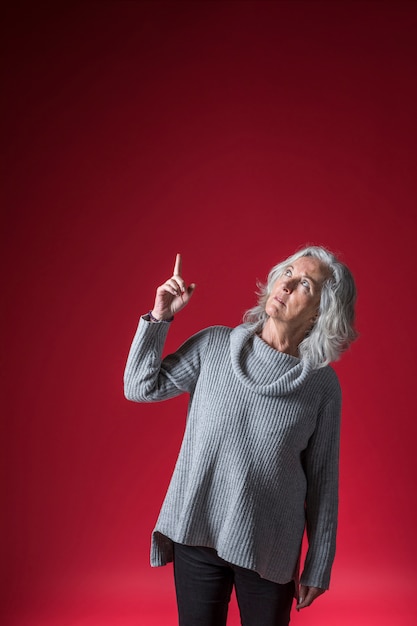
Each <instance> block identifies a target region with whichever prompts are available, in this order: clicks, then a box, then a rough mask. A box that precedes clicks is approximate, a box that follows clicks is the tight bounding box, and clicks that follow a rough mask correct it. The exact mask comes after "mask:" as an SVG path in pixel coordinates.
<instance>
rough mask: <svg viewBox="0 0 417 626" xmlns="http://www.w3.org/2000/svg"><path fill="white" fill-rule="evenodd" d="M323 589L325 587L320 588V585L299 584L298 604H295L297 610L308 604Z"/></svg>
mask: <svg viewBox="0 0 417 626" xmlns="http://www.w3.org/2000/svg"><path fill="white" fill-rule="evenodd" d="M325 591H326V590H325V589H320V587H305V586H304V585H300V592H299V598H298V604H297V606H296V609H297V611H299V610H300V609H305V608H306V607H307V606H310V604H312V603H313V602H314V600H315V599H316V598H318V597H319V596H321V594H322V593H324V592H325Z"/></svg>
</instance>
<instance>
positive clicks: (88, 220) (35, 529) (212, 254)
mask: <svg viewBox="0 0 417 626" xmlns="http://www.w3.org/2000/svg"><path fill="white" fill-rule="evenodd" d="M9 4H10V5H11V4H12V3H9ZM4 24H5V26H6V28H5V31H6V32H5V34H4V36H3V42H4V43H5V48H6V55H5V62H4V81H3V85H4V94H5V96H6V98H5V99H6V106H5V107H4V110H3V120H2V121H3V137H4V138H5V142H4V145H5V148H6V149H5V151H4V154H5V158H4V163H3V166H2V170H3V177H4V185H3V188H4V194H3V199H4V202H3V205H4V206H3V208H4V214H5V219H4V222H3V223H4V228H3V235H4V243H3V252H2V254H4V260H3V261H2V268H3V269H4V280H3V295H4V300H5V304H6V306H5V308H4V311H3V312H4V314H5V320H4V323H3V330H4V339H3V345H4V346H5V349H6V350H5V355H6V358H5V359H4V371H3V374H2V382H3V383H4V385H5V392H6V393H5V396H4V400H3V402H2V409H3V411H2V413H3V421H2V443H3V448H4V449H3V453H2V461H3V463H2V465H3V476H4V477H5V482H4V484H5V490H4V498H3V501H4V506H3V512H4V515H3V522H4V523H5V530H4V532H3V533H2V539H4V548H3V549H4V558H3V559H2V563H3V565H4V581H3V582H2V585H1V589H2V592H3V593H4V600H3V604H2V607H3V608H2V611H3V618H4V621H3V623H5V624H8V625H9V626H12V625H13V626H14V625H18V626H22V625H25V626H26V625H35V624H36V625H38V624H39V625H42V626H44V625H47V624H48V625H49V624H50V625H56V624H60V625H61V624H62V625H64V624H68V625H97V624H100V625H106V624H112V625H114V624H117V625H119V624H120V625H121V626H127V625H130V624H135V625H138V624H139V625H146V626H148V625H152V626H153V625H158V624H164V626H169V625H171V624H172V625H173V624H175V623H176V615H175V601H174V594H173V589H172V582H171V571H170V568H169V566H168V567H167V568H162V569H158V570H151V569H150V568H149V566H148V549H149V537H150V533H151V530H152V528H153V524H154V522H155V519H156V516H157V513H158V510H159V506H160V504H161V501H162V498H163V495H164V492H165V489H166V487H167V483H168V480H169V477H170V473H171V470H172V467H173V464H174V462H175V458H176V454H177V450H178V446H179V442H180V440H181V435H182V432H183V426H184V416H185V413H184V412H185V407H186V399H185V398H180V399H177V400H174V401H171V402H169V403H163V404H158V405H152V406H148V405H146V406H145V405H135V404H131V403H128V402H127V401H126V400H125V399H124V397H123V391H122V382H121V381H122V373H123V368H124V363H125V359H126V355H127V351H128V348H129V344H130V341H131V339H132V336H133V333H134V330H135V327H136V323H137V319H138V317H139V315H140V314H141V313H143V312H146V311H147V310H148V309H149V308H150V306H151V304H152V301H153V294H154V289H155V287H156V286H157V285H158V284H160V283H161V282H162V281H163V280H165V278H167V277H168V276H169V275H170V273H171V271H172V266H173V260H174V257H175V253H176V252H177V251H180V252H182V254H183V259H184V275H185V278H186V279H187V280H189V281H195V282H196V283H197V291H196V293H195V296H194V297H193V301H192V302H191V303H190V306H189V307H188V308H187V309H186V310H185V311H183V312H182V313H181V315H179V316H178V317H177V320H176V321H175V324H174V325H173V327H172V330H171V333H170V336H169V340H168V349H172V348H174V347H175V346H177V345H178V344H179V343H180V342H181V341H182V340H183V339H185V337H186V336H188V335H189V334H190V333H192V332H194V331H196V330H198V329H200V328H202V327H204V326H207V325H210V324H218V323H220V324H226V325H236V324H238V323H239V321H240V319H241V315H242V313H243V312H244V310H245V309H246V308H248V307H250V306H252V305H253V303H254V301H255V296H254V291H255V285H256V280H257V279H261V280H262V279H264V278H265V276H266V274H267V272H268V270H269V268H270V267H271V266H272V265H273V264H275V263H276V262H277V261H278V260H280V259H281V258H283V257H284V256H286V255H288V254H290V253H292V252H293V251H294V250H295V249H296V248H298V247H300V246H301V245H303V244H305V243H309V242H313V243H316V244H323V245H325V246H328V247H329V248H331V249H333V250H334V251H336V252H338V253H341V255H342V258H343V259H344V261H345V262H346V263H347V264H348V265H349V266H350V267H351V269H352V270H353V272H354V274H355V276H356V280H357V285H358V291H359V300H358V328H359V331H360V333H361V338H360V340H359V341H358V342H357V344H355V345H354V346H353V348H352V349H351V351H350V352H349V353H348V354H346V355H345V357H344V358H343V360H342V361H341V362H340V363H338V364H337V365H336V369H337V371H338V373H339V375H340V378H341V382H342V386H343V390H344V407H343V432H342V458H341V511H340V531H339V543H338V552H337V558H336V562H335V566H334V573H333V579H332V589H331V592H330V593H328V594H326V595H325V596H324V597H323V598H321V599H320V600H319V601H317V603H316V604H315V605H314V606H313V607H311V609H308V610H306V611H305V612H303V613H301V614H300V615H298V614H295V615H294V617H293V621H294V624H295V625H297V624H304V625H306V626H308V625H311V624H318V623H320V624H335V623H337V624H338V625H342V626H343V625H344V624H346V625H347V624H352V623H355V624H358V625H368V624H378V625H379V626H381V625H383V624H393V623H395V624H398V625H400V626H409V625H410V626H411V624H412V623H415V621H414V620H415V617H416V610H415V602H414V600H413V597H414V589H415V582H416V580H415V558H416V541H415V528H416V524H417V519H416V511H415V504H414V495H413V491H414V484H415V476H416V460H415V442H416V434H417V433H416V419H415V418H416V400H415V375H416V365H415V354H414V352H415V346H416V323H415V305H416V276H415V273H416V256H415V254H416V253H415V247H416V246H415V234H416V228H415V226H416V175H415V163H416V145H417V144H416V134H417V133H416V108H417V93H416V81H415V76H414V73H415V67H416V56H417V51H416V44H415V33H416V29H417V10H416V4H415V3H410V2H383V1H382V2H314V1H311V2H308V1H307V2H303V1H296V2H263V1H259V2H246V1H245V2H243V1H242V2H239V1H234V2H228V1H225V2H201V1H200V2H199V1H195V2H177V1H173V2H123V1H122V2H84V3H54V4H50V5H45V4H42V3H26V4H22V3H20V4H19V3H18V4H15V3H14V4H13V8H11V7H10V6H9V9H8V11H7V15H6V16H5V21H4ZM230 621H231V624H237V623H238V619H237V611H236V606H235V605H233V606H232V608H231V620H230Z"/></svg>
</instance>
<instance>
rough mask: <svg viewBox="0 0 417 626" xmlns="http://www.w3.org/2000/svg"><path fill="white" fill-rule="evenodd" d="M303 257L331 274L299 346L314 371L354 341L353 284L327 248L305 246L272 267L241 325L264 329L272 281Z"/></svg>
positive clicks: (349, 274)
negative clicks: (313, 318)
mask: <svg viewBox="0 0 417 626" xmlns="http://www.w3.org/2000/svg"><path fill="white" fill-rule="evenodd" d="M305 256H307V257H308V256H310V257H314V258H316V259H319V260H320V261H321V262H322V263H323V264H324V265H326V266H327V267H328V269H329V272H330V276H329V278H328V279H327V280H325V282H324V283H323V286H322V290H321V297H320V307H319V316H318V318H317V320H316V322H315V324H314V326H313V328H312V330H310V332H309V333H308V335H307V336H306V337H305V339H303V341H302V342H301V343H300V345H299V346H298V350H299V354H300V358H301V359H302V360H308V361H309V362H310V364H311V365H312V366H313V368H314V369H317V368H320V367H324V366H325V365H328V363H331V362H332V361H337V359H338V358H339V357H340V355H341V354H342V352H344V351H345V350H346V349H347V348H348V347H349V345H350V344H351V343H352V342H353V341H354V340H355V339H356V338H357V333H356V331H355V329H354V321H355V301H356V287H355V281H354V279H353V276H352V274H351V272H350V270H349V269H348V268H347V267H346V265H344V264H343V263H341V262H340V261H339V260H338V259H337V258H336V256H335V255H334V254H332V253H331V252H329V250H326V248H322V247H319V246H308V247H307V248H303V249H302V250H299V251H298V252H296V253H295V254H293V255H292V256H290V257H289V258H288V259H286V260H285V261H282V263H278V265H275V266H274V267H273V268H272V269H271V271H270V272H269V274H268V279H267V283H266V284H258V287H259V292H258V296H259V299H258V304H257V306H255V307H253V308H252V309H249V310H248V311H246V313H245V315H244V321H245V322H252V323H256V324H258V325H259V326H261V327H263V326H264V324H265V322H266V321H267V319H268V317H269V316H268V315H267V313H266V312H265V305H266V301H267V299H268V297H269V295H270V293H271V290H272V287H273V285H274V283H275V281H276V280H277V279H278V278H279V277H280V276H281V275H282V274H283V273H284V271H285V269H287V267H288V266H289V265H292V264H293V263H294V261H296V260H297V259H300V258H301V257H305Z"/></svg>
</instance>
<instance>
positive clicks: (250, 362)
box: [230, 324, 313, 396]
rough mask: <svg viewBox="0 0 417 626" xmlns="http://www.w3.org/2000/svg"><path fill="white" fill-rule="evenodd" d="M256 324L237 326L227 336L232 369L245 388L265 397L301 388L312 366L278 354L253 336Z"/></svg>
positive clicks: (282, 353)
mask: <svg viewBox="0 0 417 626" xmlns="http://www.w3.org/2000/svg"><path fill="white" fill-rule="evenodd" d="M259 329H260V328H259V325H258V324H241V325H240V326H237V327H236V328H234V329H233V330H232V332H231V334H230V353H231V359H232V368H233V371H234V373H235V375H236V376H237V378H239V380H240V381H241V382H242V384H244V385H245V387H248V388H249V389H251V390H252V391H254V392H255V393H259V394H263V395H267V396H284V395H287V394H289V393H292V392H293V391H295V390H296V389H297V388H298V387H299V386H300V385H302V384H303V383H304V382H305V380H306V379H307V377H308V376H309V374H310V372H311V371H312V369H313V368H312V366H311V364H310V363H309V362H308V361H302V360H301V359H299V358H297V357H294V356H291V355H289V354H285V353H284V352H279V351H278V350H275V349H274V348H272V347H271V346H269V345H268V344H267V343H265V341H263V340H262V339H261V338H260V337H258V335H257V331H259Z"/></svg>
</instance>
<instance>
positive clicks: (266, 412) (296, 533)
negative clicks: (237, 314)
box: [125, 316, 341, 589]
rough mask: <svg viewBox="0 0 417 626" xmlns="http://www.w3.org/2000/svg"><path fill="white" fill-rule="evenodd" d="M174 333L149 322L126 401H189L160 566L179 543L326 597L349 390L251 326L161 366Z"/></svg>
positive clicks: (205, 341)
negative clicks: (343, 406)
mask: <svg viewBox="0 0 417 626" xmlns="http://www.w3.org/2000/svg"><path fill="white" fill-rule="evenodd" d="M169 327H170V324H167V323H160V324H152V323H149V321H148V319H147V316H144V317H143V318H141V320H140V323H139V327H138V330H137V333H136V335H135V338H134V340H133V344H132V347H131V349H130V353H129V357H128V361H127V365H126V370H125V394H126V397H127V398H128V399H129V400H134V401H136V402H154V401H158V400H165V399H168V398H172V397H174V396H176V395H179V394H180V393H182V392H188V393H189V394H190V403H189V409H188V416H187V424H186V429H185V434H184V439H183V442H182V446H181V450H180V453H179V456H178V460H177V463H176V466H175V470H174V473H173V476H172V479H171V483H170V486H169V488H168V492H167V495H166V497H165V500H164V503H163V506H162V509H161V512H160V515H159V518H158V521H157V523H156V527H155V530H154V532H153V535H152V548H151V564H152V565H154V566H159V565H165V564H166V563H167V562H169V561H172V558H173V550H172V542H173V541H174V542H178V543H184V544H187V545H198V546H206V547H210V548H214V549H215V550H216V551H217V553H218V554H219V556H220V557H221V558H223V559H225V560H226V561H228V562H230V563H233V564H235V565H239V566H241V567H245V568H249V569H252V570H255V571H257V572H258V573H259V574H260V575H261V576H262V577H264V578H266V579H268V580H272V581H275V582H278V583H287V582H289V581H290V580H291V579H295V580H297V578H298V565H299V555H300V546H301V540H302V536H303V532H304V527H305V523H306V519H307V534H308V539H309V549H308V553H307V557H306V562H305V564H304V571H303V575H302V577H301V582H302V583H303V584H305V585H309V586H314V587H322V588H325V589H327V588H328V586H329V580H330V570H331V566H332V562H333V558H334V552H335V535H336V524H337V484H338V452H339V426H340V402H341V394H340V387H339V383H338V380H337V377H336V374H335V372H334V370H333V369H332V368H331V367H325V368H321V369H319V370H315V371H310V368H309V367H308V365H307V366H306V365H304V364H303V363H302V361H300V360H299V359H297V358H295V357H292V356H289V355H287V354H284V353H282V352H278V351H277V350H274V349H273V348H271V347H270V346H269V345H267V344H266V343H265V342H264V341H263V340H262V339H260V337H258V336H257V335H256V333H255V330H256V329H255V327H254V326H253V325H249V324H242V325H241V326H238V327H237V328H235V329H230V328H227V327H223V326H214V327H211V328H207V329H206V330H203V331H201V332H200V333H197V334H196V335H194V336H193V337H191V338H190V339H189V340H188V341H186V342H185V343H184V344H183V345H182V346H181V347H180V348H179V350H178V351H177V352H175V353H174V354H171V355H169V356H167V357H166V358H165V359H164V360H161V358H162V350H163V346H164V342H165V338H166V334H167V332H168V329H169Z"/></svg>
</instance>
